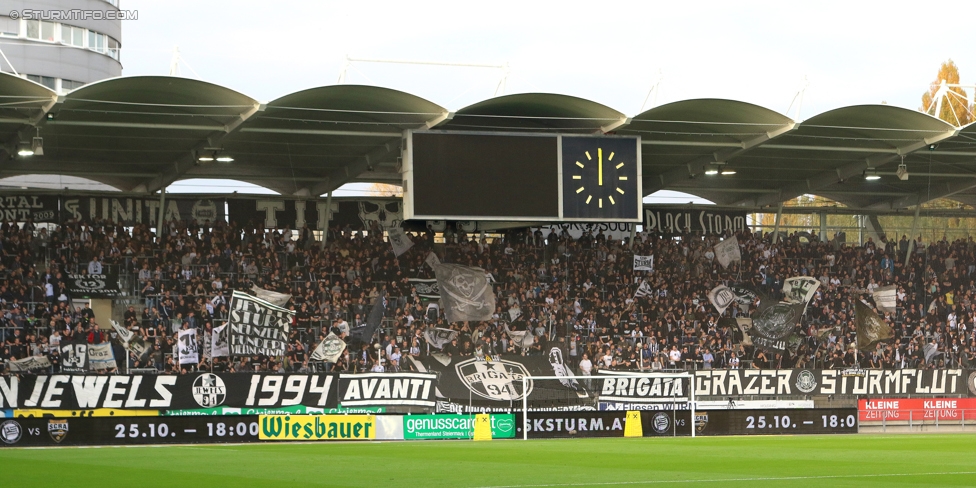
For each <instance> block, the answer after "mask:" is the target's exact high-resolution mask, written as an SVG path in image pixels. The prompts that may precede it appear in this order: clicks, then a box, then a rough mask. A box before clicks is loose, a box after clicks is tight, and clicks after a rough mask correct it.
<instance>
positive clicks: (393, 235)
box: [386, 227, 413, 256]
mask: <svg viewBox="0 0 976 488" xmlns="http://www.w3.org/2000/svg"><path fill="white" fill-rule="evenodd" d="M386 235H387V237H388V238H389V239H390V245H391V246H393V254H395V255H397V256H399V255H401V254H403V253H405V252H407V250H409V249H410V248H411V247H413V241H412V240H410V236H408V235H407V234H406V233H405V232H403V228H401V227H390V228H388V229H386Z"/></svg>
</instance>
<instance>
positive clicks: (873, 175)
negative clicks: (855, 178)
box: [864, 170, 881, 181]
mask: <svg viewBox="0 0 976 488" xmlns="http://www.w3.org/2000/svg"><path fill="white" fill-rule="evenodd" d="M864 179H865V180H867V181H877V180H880V179H881V175H879V174H878V173H877V172H875V171H874V170H868V171H865V172H864Z"/></svg>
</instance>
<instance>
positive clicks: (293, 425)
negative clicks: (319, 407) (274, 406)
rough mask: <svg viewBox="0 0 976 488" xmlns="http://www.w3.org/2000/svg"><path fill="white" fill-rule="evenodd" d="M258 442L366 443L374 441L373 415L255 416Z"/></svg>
mask: <svg viewBox="0 0 976 488" xmlns="http://www.w3.org/2000/svg"><path fill="white" fill-rule="evenodd" d="M258 424H259V425H260V430H259V431H258V439H261V440H272V441H326V440H328V441H331V440H367V439H375V438H376V417H375V416H373V415H259V416H258Z"/></svg>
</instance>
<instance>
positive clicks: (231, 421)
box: [0, 415, 259, 447]
mask: <svg viewBox="0 0 976 488" xmlns="http://www.w3.org/2000/svg"><path fill="white" fill-rule="evenodd" d="M222 442H259V440H258V417H257V416H256V415H245V416H240V417H232V418H227V417H62V418H48V417H45V418H16V419H3V418H0V447H31V446H92V445H95V446H99V445H137V444H196V443H206V444H214V443H222Z"/></svg>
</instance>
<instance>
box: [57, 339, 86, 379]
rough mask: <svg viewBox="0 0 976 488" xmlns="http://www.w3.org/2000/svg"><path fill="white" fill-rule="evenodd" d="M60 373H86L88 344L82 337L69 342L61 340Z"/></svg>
mask: <svg viewBox="0 0 976 488" xmlns="http://www.w3.org/2000/svg"><path fill="white" fill-rule="evenodd" d="M58 347H59V348H60V349H61V371H62V372H64V373H84V372H85V371H88V342H87V341H86V340H85V337H84V335H82V336H80V337H74V338H72V339H71V340H68V339H67V338H64V339H61V345H59V346H58Z"/></svg>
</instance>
